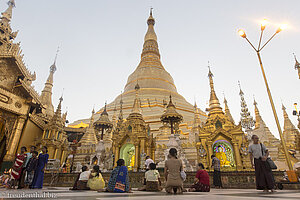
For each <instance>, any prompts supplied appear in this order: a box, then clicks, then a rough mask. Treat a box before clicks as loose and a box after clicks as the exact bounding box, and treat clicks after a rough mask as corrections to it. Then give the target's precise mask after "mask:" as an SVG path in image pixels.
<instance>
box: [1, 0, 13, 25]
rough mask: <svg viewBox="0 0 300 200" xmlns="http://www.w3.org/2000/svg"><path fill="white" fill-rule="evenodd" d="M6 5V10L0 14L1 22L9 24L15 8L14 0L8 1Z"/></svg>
mask: <svg viewBox="0 0 300 200" xmlns="http://www.w3.org/2000/svg"><path fill="white" fill-rule="evenodd" d="M7 4H8V8H7V9H6V10H5V11H4V12H3V13H1V14H2V17H1V22H3V23H5V24H9V22H10V21H11V18H12V9H13V8H14V7H16V3H15V0H9V1H8V2H7Z"/></svg>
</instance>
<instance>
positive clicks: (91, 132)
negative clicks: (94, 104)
mask: <svg viewBox="0 0 300 200" xmlns="http://www.w3.org/2000/svg"><path fill="white" fill-rule="evenodd" d="M94 121H95V110H94V108H93V110H92V116H91V118H90V124H89V126H88V128H87V129H86V131H85V134H84V135H83V136H82V138H81V140H80V141H79V143H81V144H85V145H86V144H97V143H98V139H97V136H96V134H95V129H94Z"/></svg>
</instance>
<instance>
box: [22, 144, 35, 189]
mask: <svg viewBox="0 0 300 200" xmlns="http://www.w3.org/2000/svg"><path fill="white" fill-rule="evenodd" d="M35 150H36V146H31V147H30V152H27V153H26V155H27V158H26V160H25V163H24V165H23V168H22V171H21V175H20V181H19V185H18V189H22V188H24V186H25V185H24V182H25V177H26V167H27V165H28V162H29V160H30V158H31V157H32V152H34V151H35Z"/></svg>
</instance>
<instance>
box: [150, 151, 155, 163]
mask: <svg viewBox="0 0 300 200" xmlns="http://www.w3.org/2000/svg"><path fill="white" fill-rule="evenodd" d="M151 158H152V160H153V161H154V162H155V150H154V148H153V149H151Z"/></svg>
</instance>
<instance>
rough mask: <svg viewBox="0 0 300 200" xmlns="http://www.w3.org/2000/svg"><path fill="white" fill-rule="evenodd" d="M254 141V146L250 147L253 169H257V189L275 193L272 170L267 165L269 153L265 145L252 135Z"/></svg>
mask: <svg viewBox="0 0 300 200" xmlns="http://www.w3.org/2000/svg"><path fill="white" fill-rule="evenodd" d="M252 140H253V144H251V145H250V146H249V153H250V161H251V165H252V168H254V169H255V179H256V189H257V190H263V191H264V192H269V190H270V191H271V192H274V179H273V175H272V170H271V168H270V166H269V164H268V163H267V158H268V156H269V151H268V149H267V148H266V146H265V145H264V144H262V143H260V142H259V137H258V136H257V135H252ZM253 161H254V162H253Z"/></svg>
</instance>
